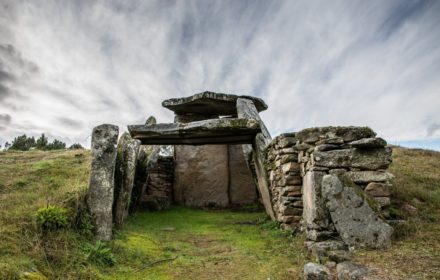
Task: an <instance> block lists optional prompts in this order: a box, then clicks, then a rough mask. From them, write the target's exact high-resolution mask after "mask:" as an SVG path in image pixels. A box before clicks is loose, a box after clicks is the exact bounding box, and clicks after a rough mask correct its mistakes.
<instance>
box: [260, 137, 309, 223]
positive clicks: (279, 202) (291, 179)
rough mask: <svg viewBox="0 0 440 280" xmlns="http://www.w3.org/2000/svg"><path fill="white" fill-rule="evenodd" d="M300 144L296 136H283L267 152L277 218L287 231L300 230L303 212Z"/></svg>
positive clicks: (267, 164) (271, 189) (274, 141)
mask: <svg viewBox="0 0 440 280" xmlns="http://www.w3.org/2000/svg"><path fill="white" fill-rule="evenodd" d="M296 143H297V140H296V139H295V134H294V133H291V134H282V135H280V136H278V137H276V138H275V139H274V140H273V141H272V142H271V143H270V144H269V146H268V148H267V150H266V151H267V162H266V169H267V173H268V174H269V182H270V192H271V200H272V205H273V209H274V214H275V219H276V220H277V221H278V222H280V223H281V227H282V228H284V229H294V228H298V227H299V223H300V221H301V219H302V213H303V202H302V193H301V188H302V178H301V176H300V168H299V163H298V150H297V148H296Z"/></svg>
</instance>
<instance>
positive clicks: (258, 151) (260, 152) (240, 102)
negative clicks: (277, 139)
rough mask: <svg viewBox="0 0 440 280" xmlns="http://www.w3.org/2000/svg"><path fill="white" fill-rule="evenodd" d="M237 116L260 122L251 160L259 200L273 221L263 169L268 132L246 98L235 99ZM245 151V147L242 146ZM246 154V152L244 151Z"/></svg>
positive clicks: (267, 182) (270, 200)
mask: <svg viewBox="0 0 440 280" xmlns="http://www.w3.org/2000/svg"><path fill="white" fill-rule="evenodd" d="M237 115H238V117H239V118H247V119H254V120H258V121H259V122H260V128H261V133H258V134H257V135H256V136H255V140H254V143H253V145H252V146H253V159H254V162H255V172H256V174H257V179H258V189H259V191H260V195H261V199H262V202H263V205H264V208H265V209H266V213H267V214H268V215H269V216H270V217H271V219H272V220H275V218H276V217H275V213H274V209H273V206H272V197H271V193H270V189H269V186H270V184H269V178H268V175H267V171H266V168H265V167H264V164H265V161H266V155H265V149H266V147H267V145H269V143H270V141H271V139H272V138H271V137H270V134H269V131H268V130H267V128H266V126H265V125H264V123H263V121H262V120H261V118H260V115H259V114H258V110H257V108H256V107H255V104H254V102H253V101H252V100H250V99H246V98H238V99H237ZM244 147H245V149H246V146H244ZM245 153H246V151H245Z"/></svg>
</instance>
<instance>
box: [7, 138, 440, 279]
mask: <svg viewBox="0 0 440 280" xmlns="http://www.w3.org/2000/svg"><path fill="white" fill-rule="evenodd" d="M393 157H394V162H393V164H392V166H391V172H392V173H393V174H395V176H396V179H395V184H394V185H395V186H394V194H393V196H394V197H393V205H392V209H391V212H392V215H393V216H394V217H395V218H396V219H405V220H407V222H406V223H403V224H398V225H397V226H396V235H395V240H394V242H393V246H392V247H391V248H390V249H389V250H386V251H367V250H365V251H360V252H357V256H356V261H358V262H360V263H364V264H368V265H371V266H373V267H376V268H377V269H378V273H379V274H380V275H382V277H383V279H404V278H405V277H408V276H415V277H418V278H416V279H440V153H437V152H432V151H425V150H414V149H404V148H399V147H395V148H394V154H393ZM89 164H90V155H89V152H88V151H86V150H74V151H71V150H70V151H47V152H42V151H29V152H1V153H0V279H46V278H45V277H47V278H48V279H268V278H270V279H272V280H273V279H298V275H299V274H300V272H301V270H302V266H303V264H304V263H305V262H306V261H308V259H309V258H310V256H308V255H307V253H306V251H305V249H304V247H303V242H304V238H303V236H302V235H296V236H294V235H291V234H287V233H286V232H283V231H280V230H278V229H276V224H274V223H273V222H270V221H267V220H266V219H265V215H264V213H262V212H258V211H257V212H232V211H202V210H193V209H187V208H181V207H174V208H172V209H171V210H169V211H166V212H161V213H137V214H136V215H134V216H132V217H130V218H129V220H128V222H127V223H126V224H125V226H124V229H123V230H121V231H120V232H117V233H116V235H115V237H116V238H115V240H114V241H112V242H110V243H108V244H104V243H96V242H95V241H94V240H93V237H92V236H91V235H90V234H89V233H90V231H89V230H88V228H87V227H82V228H81V227H80V228H79V227H78V215H77V213H78V211H80V210H81V201H82V200H83V198H84V193H85V190H86V188H87V184H88V168H89ZM408 204H410V205H411V206H414V207H416V208H417V210H414V209H413V208H410V207H409V206H408ZM47 205H57V206H59V207H63V208H65V209H68V213H67V216H68V220H69V225H68V226H67V227H65V228H62V229H59V230H56V231H43V230H41V229H40V228H39V227H38V226H37V223H36V215H37V214H36V213H37V211H38V209H41V208H44V207H46V206H47ZM402 209H407V210H402Z"/></svg>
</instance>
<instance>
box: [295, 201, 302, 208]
mask: <svg viewBox="0 0 440 280" xmlns="http://www.w3.org/2000/svg"><path fill="white" fill-rule="evenodd" d="M293 206H294V207H301V208H302V207H303V201H302V200H299V201H295V202H293Z"/></svg>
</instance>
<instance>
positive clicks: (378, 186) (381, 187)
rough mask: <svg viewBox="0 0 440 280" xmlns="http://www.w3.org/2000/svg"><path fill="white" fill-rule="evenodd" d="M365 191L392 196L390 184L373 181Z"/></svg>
mask: <svg viewBox="0 0 440 280" xmlns="http://www.w3.org/2000/svg"><path fill="white" fill-rule="evenodd" d="M365 192H366V193H367V194H369V195H371V196H390V195H391V192H390V189H389V184H383V183H377V182H371V183H369V184H368V185H367V187H366V188H365Z"/></svg>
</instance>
